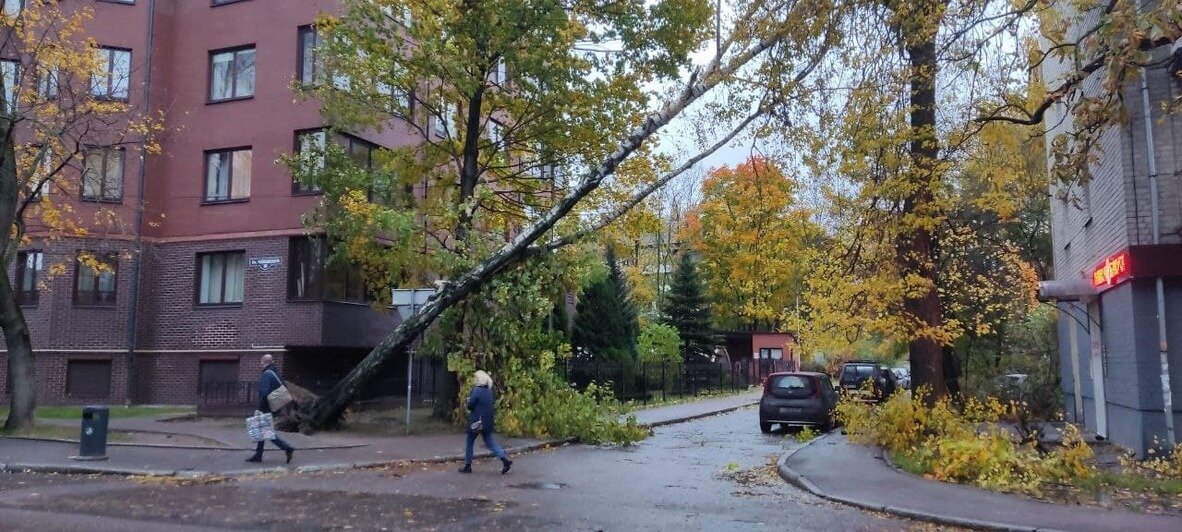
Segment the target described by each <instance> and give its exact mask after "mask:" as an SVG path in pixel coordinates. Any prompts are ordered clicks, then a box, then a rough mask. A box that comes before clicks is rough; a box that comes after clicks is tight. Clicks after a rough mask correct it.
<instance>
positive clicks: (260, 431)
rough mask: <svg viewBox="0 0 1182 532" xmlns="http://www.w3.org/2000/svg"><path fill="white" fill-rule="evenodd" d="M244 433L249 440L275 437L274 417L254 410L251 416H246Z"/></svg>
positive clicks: (263, 439)
mask: <svg viewBox="0 0 1182 532" xmlns="http://www.w3.org/2000/svg"><path fill="white" fill-rule="evenodd" d="M246 435H247V436H250V440H251V441H265V440H273V439H275V418H274V417H272V416H271V414H265V413H263V412H259V411H258V410H255V411H254V415H253V416H250V417H248V418H246Z"/></svg>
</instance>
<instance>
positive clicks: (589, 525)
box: [0, 408, 931, 530]
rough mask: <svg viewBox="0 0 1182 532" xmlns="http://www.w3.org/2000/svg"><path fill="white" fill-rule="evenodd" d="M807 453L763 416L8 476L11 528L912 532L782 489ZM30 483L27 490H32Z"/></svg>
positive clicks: (0, 498)
mask: <svg viewBox="0 0 1182 532" xmlns="http://www.w3.org/2000/svg"><path fill="white" fill-rule="evenodd" d="M793 445H796V443H795V441H794V440H793V439H792V438H791V437H787V438H785V435H783V434H770V435H764V434H761V433H760V432H759V427H758V424H757V420H756V413H755V410H754V409H753V408H746V409H742V410H739V411H736V412H733V413H730V414H722V415H718V416H713V417H707V418H704V419H700V420H697V421H692V422H687V423H683V424H677V425H671V426H667V427H663V428H658V429H656V433H655V434H654V436H653V437H651V438H649V439H648V440H646V441H644V442H642V443H640V444H638V445H635V446H632V447H623V448H619V447H593V446H584V445H571V446H566V447H560V448H555V449H550V450H547V451H540V452H535V453H529V454H525V455H520V456H518V457H515V464H514V466H513V470H512V471H511V472H510V473H509V474H508V475H501V474H500V463H499V462H496V461H494V460H483V461H478V462H477V463H476V464H474V467H473V469H474V472H473V473H472V474H470V475H461V474H459V473H457V472H456V470H455V469H456V467H457V465H458V464H407V465H402V466H396V467H390V468H386V469H375V470H353V471H339V472H322V473H297V474H282V475H273V476H267V475H262V476H255V477H243V478H238V479H218V478H212V479H190V480H184V479H169V478H164V479H126V478H119V477H105V478H94V477H78V476H74V477H67V476H54V475H35V474H0V529H5V530H71V529H76V528H78V525H79V524H80V523H81V524H85V527H84V528H86V529H93V530H104V529H109V530H135V529H142V530H167V529H170V528H173V529H176V530H198V529H207V528H213V529H221V528H239V529H271V530H280V529H282V530H319V529H345V528H350V529H355V530H383V529H385V530H470V529H477V528H478V529H487V530H525V529H545V530H670V529H690V530H903V529H911V528H923V529H931V527H929V526H926V525H919V524H917V523H913V522H910V521H906V520H899V519H895V518H890V517H886V516H883V515H878V514H873V513H868V512H862V511H858V510H854V509H851V508H848V507H845V506H840V505H837V504H834V503H830V502H827V501H823V500H821V499H819V498H816V497H813V496H811V495H808V494H806V493H804V492H801V491H799V490H797V489H795V488H792V487H790V486H788V485H787V484H786V483H784V482H782V481H781V480H780V479H779V477H778V476H776V472H775V463H774V462H775V459H776V458H777V457H778V456H779V455H780V453H781V452H783V451H784V450H785V449H786V448H788V447H789V446H793ZM22 482H23V484H22Z"/></svg>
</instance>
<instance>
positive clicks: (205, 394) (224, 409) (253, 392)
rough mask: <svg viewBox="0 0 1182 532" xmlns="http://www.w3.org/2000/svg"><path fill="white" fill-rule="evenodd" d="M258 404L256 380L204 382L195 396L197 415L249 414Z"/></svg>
mask: <svg viewBox="0 0 1182 532" xmlns="http://www.w3.org/2000/svg"><path fill="white" fill-rule="evenodd" d="M256 406H258V382H255V381H222V382H206V383H204V384H202V386H201V392H200V393H199V394H198V398H197V415H200V416H228V415H242V414H249V413H251V412H253V411H254V409H255V407H256Z"/></svg>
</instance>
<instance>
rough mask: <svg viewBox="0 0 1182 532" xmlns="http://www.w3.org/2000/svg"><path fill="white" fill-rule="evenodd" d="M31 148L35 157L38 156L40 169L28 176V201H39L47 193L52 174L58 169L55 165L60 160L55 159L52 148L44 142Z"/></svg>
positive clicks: (50, 184) (51, 182) (51, 183)
mask: <svg viewBox="0 0 1182 532" xmlns="http://www.w3.org/2000/svg"><path fill="white" fill-rule="evenodd" d="M33 150H34V151H35V152H36V153H37V155H36V156H35V157H40V162H38V163H37V165H38V167H39V169H40V171H39V172H36V173H34V174H33V176H31V177H30V178H29V183H28V186H29V201H41V199H42V198H44V197H45V196H47V195H48V194H49V190H50V187H51V186H52V185H53V178H52V177H53V174H54V172H55V171H59V168H58V167H57V165H58V164H59V163H60V162H61V161H58V160H57V158H56V157H57V155H56V154H55V153H54V151H53V148H51V147H49V146H46V145H44V144H41V145H37V146H34V147H33ZM34 160H36V159H34Z"/></svg>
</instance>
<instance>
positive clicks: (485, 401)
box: [468, 386, 494, 432]
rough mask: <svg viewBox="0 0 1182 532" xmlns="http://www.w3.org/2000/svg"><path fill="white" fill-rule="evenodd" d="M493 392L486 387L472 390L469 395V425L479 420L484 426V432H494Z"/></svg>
mask: <svg viewBox="0 0 1182 532" xmlns="http://www.w3.org/2000/svg"><path fill="white" fill-rule="evenodd" d="M493 400H494V399H493V391H492V390H491V389H489V388H486V387H484V386H476V387H475V388H472V393H470V394H468V425H469V426H471V425H472V423H475V422H476V420H477V419H479V420H480V421H481V423H482V424H483V425H484V432H492V431H493V419H494V416H493Z"/></svg>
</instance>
